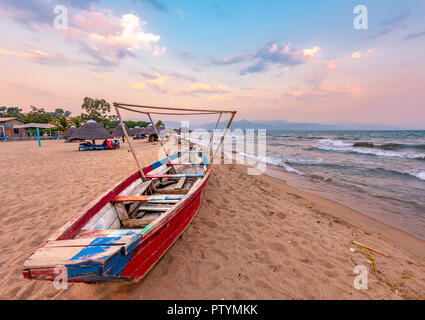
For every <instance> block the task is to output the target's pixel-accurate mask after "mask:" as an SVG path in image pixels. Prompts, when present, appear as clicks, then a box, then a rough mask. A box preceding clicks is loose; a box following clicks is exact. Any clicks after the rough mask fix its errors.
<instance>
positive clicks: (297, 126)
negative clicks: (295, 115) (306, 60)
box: [196, 120, 339, 131]
mask: <svg viewBox="0 0 425 320" xmlns="http://www.w3.org/2000/svg"><path fill="white" fill-rule="evenodd" d="M215 125H216V124H215V123H206V124H204V125H199V126H197V127H196V128H202V129H206V130H213V129H214V127H215ZM226 125H227V122H224V121H223V122H220V124H219V126H218V128H219V129H224V128H225V127H226ZM231 128H233V129H234V128H240V129H243V130H246V129H266V130H269V131H308V130H312V131H314V130H318V131H325V130H339V128H338V127H337V126H334V125H329V124H321V123H310V122H298V123H295V122H289V121H285V120H269V121H267V120H256V121H248V120H239V121H234V122H233V123H232V126H231Z"/></svg>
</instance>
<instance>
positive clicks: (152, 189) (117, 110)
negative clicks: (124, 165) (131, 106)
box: [115, 106, 155, 192]
mask: <svg viewBox="0 0 425 320" xmlns="http://www.w3.org/2000/svg"><path fill="white" fill-rule="evenodd" d="M115 111H116V112H117V115H118V119H119V120H120V124H121V128H122V131H123V132H124V135H125V137H126V138H127V141H128V145H129V147H130V151H131V153H132V154H133V157H134V160H136V164H137V167H138V168H139V171H140V176H141V177H142V180H143V181H144V182H146V181H148V179H147V178H146V176H145V174H144V172H143V169H142V166H141V165H140V162H139V159H137V156H136V153H135V152H134V148H133V142H132V141H131V140H130V138H129V136H128V132H127V129H126V127H125V125H124V121H123V120H122V116H121V113H120V110H119V109H118V107H117V106H115ZM150 189H151V191H152V192H154V191H155V185H154V184H153V183H151V184H150Z"/></svg>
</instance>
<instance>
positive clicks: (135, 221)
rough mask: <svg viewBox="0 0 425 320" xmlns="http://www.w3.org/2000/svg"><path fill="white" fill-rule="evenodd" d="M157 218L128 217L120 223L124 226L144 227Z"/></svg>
mask: <svg viewBox="0 0 425 320" xmlns="http://www.w3.org/2000/svg"><path fill="white" fill-rule="evenodd" d="M156 219H157V218H152V219H150V220H146V219H145V220H142V219H128V220H123V221H122V225H123V227H124V228H144V227H146V226H147V225H149V224H151V223H152V222H154V221H155V220H156Z"/></svg>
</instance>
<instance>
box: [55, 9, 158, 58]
mask: <svg viewBox="0 0 425 320" xmlns="http://www.w3.org/2000/svg"><path fill="white" fill-rule="evenodd" d="M71 23H72V24H71V26H70V27H69V28H68V29H64V30H61V33H62V34H63V36H64V37H65V38H67V39H68V40H69V41H71V42H75V43H77V44H78V45H79V46H80V48H81V50H82V51H83V52H85V53H86V54H88V55H90V56H91V58H93V59H94V60H95V64H98V65H102V66H117V65H119V64H120V63H121V62H122V61H123V60H124V59H125V58H127V57H135V56H136V55H135V53H136V52H137V51H138V50H140V49H143V50H145V51H150V52H151V53H152V54H153V55H162V54H164V52H165V50H166V48H162V47H160V46H159V45H158V42H159V40H160V36H158V35H154V34H152V33H147V32H145V31H144V30H143V27H144V26H145V25H146V22H145V21H143V20H142V19H141V18H140V17H139V16H137V15H135V14H124V15H123V16H121V17H117V16H114V15H113V14H112V12H110V11H104V12H92V11H81V12H79V13H78V14H76V15H75V16H74V17H73V19H72V20H71Z"/></svg>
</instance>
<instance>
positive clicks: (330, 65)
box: [325, 59, 341, 70]
mask: <svg viewBox="0 0 425 320" xmlns="http://www.w3.org/2000/svg"><path fill="white" fill-rule="evenodd" d="M340 62H341V61H340V60H336V59H334V60H330V61H328V62H327V63H326V65H325V68H326V69H329V70H332V69H336V67H337V65H338V64H339V63H340Z"/></svg>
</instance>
